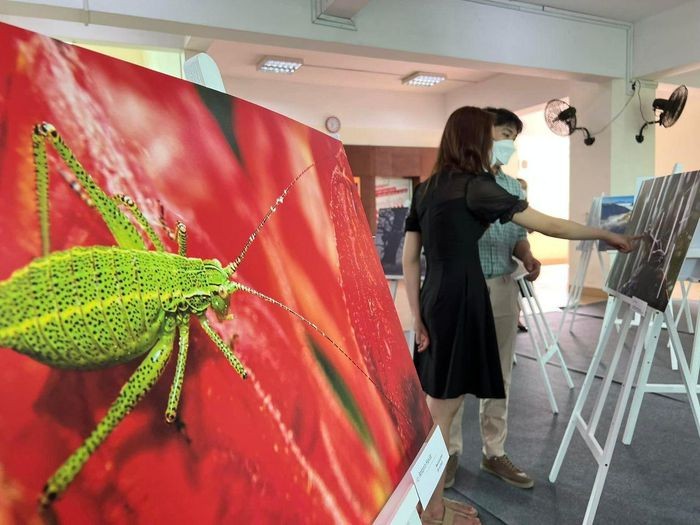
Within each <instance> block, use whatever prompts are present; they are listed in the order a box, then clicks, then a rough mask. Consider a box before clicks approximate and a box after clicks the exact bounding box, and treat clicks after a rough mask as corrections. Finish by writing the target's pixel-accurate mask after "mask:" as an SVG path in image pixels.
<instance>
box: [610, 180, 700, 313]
mask: <svg viewBox="0 0 700 525" xmlns="http://www.w3.org/2000/svg"><path fill="white" fill-rule="evenodd" d="M699 182H700V172H698V171H693V172H687V173H678V174H674V175H669V176H667V177H656V178H654V179H650V180H647V181H645V182H644V183H643V185H642V188H641V190H640V192H639V195H638V196H637V200H636V203H635V206H634V208H633V210H632V216H631V218H630V221H629V224H628V226H627V230H626V232H625V233H626V234H627V235H633V236H640V237H641V239H640V241H639V247H638V249H637V250H635V251H633V252H631V253H628V254H619V255H618V256H617V257H616V258H615V262H614V264H613V267H612V269H611V270H610V274H609V276H608V281H607V285H606V286H607V288H608V289H610V290H613V291H616V292H618V293H620V294H622V295H624V296H627V297H634V298H637V299H640V300H642V301H644V302H646V303H647V304H648V305H649V306H651V307H652V308H655V309H657V310H659V311H664V310H665V309H666V306H667V304H668V301H669V298H670V297H671V293H672V292H673V287H674V285H675V283H676V279H677V278H678V272H679V271H680V268H681V265H682V264H683V260H684V259H685V256H686V253H687V251H688V247H689V246H690V242H691V240H692V238H693V233H694V232H695V226H696V225H697V222H698V217H699V216H700V199H698V183H699Z"/></svg>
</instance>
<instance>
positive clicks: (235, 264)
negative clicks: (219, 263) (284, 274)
mask: <svg viewBox="0 0 700 525" xmlns="http://www.w3.org/2000/svg"><path fill="white" fill-rule="evenodd" d="M315 165H316V163H315V162H314V163H313V164H309V165H308V166H307V167H306V168H304V170H302V171H301V173H299V174H298V175H297V176H296V177H294V178H293V179H292V181H291V182H290V183H289V184H288V185H287V187H286V188H285V189H284V191H282V193H281V194H280V196H279V197H277V200H276V201H275V203H274V204H273V205H272V206H270V209H269V210H267V213H266V214H265V216H264V217H263V218H262V220H261V221H260V224H258V226H257V227H256V228H255V230H254V231H253V233H251V234H250V237H248V241H247V242H246V243H245V246H243V250H241V254H240V255H239V256H238V257H236V260H235V261H233V262H232V263H231V264H229V265H228V266H227V269H228V270H230V272H231V273H233V272H235V271H236V270H237V269H238V266H239V265H240V264H241V262H242V261H243V259H245V256H246V253H248V248H250V246H251V244H253V242H254V241H255V239H256V238H257V236H258V233H260V231H261V230H262V229H263V227H264V226H265V224H266V223H267V221H268V220H270V217H272V214H273V213H275V212H276V211H277V208H278V207H279V206H280V205H281V204H282V203H283V202H284V199H285V197H286V196H287V194H288V193H289V192H290V190H291V189H292V188H293V187H294V185H295V184H296V183H297V181H298V180H299V179H300V178H301V177H302V175H304V174H305V173H306V172H307V171H309V170H310V169H311V168H313V167H314V166H315ZM326 337H327V336H326Z"/></svg>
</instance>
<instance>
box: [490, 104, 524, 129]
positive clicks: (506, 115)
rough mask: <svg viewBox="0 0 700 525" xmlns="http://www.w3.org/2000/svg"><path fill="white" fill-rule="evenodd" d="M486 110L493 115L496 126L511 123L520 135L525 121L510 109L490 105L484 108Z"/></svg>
mask: <svg viewBox="0 0 700 525" xmlns="http://www.w3.org/2000/svg"><path fill="white" fill-rule="evenodd" d="M484 111H488V112H489V113H491V114H492V115H493V125H494V126H505V125H507V124H509V125H511V126H513V128H514V129H515V132H516V133H517V134H518V135H520V132H521V131H522V130H523V121H522V120H520V117H518V115H516V114H515V113H513V112H512V111H510V110H509V109H506V108H492V107H488V108H484Z"/></svg>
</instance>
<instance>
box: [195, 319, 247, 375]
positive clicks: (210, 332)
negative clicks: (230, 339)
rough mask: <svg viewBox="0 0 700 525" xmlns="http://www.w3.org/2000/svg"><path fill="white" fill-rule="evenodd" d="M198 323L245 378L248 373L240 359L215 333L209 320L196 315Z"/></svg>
mask: <svg viewBox="0 0 700 525" xmlns="http://www.w3.org/2000/svg"><path fill="white" fill-rule="evenodd" d="M198 319H199V323H200V324H201V325H202V328H204V331H205V332H206V333H207V335H208V336H209V338H210V339H211V340H212V341H214V344H215V345H216V346H218V347H219V350H221V352H222V353H223V354H224V356H226V360H227V361H228V362H229V363H230V365H231V366H232V367H233V368H234V369H235V370H236V372H238V374H239V375H240V376H241V377H242V378H243V379H245V378H246V377H247V376H248V373H247V372H246V371H245V368H244V367H243V364H242V363H241V362H240V360H239V359H238V358H237V357H236V355H235V354H234V353H233V352H232V351H231V349H230V348H229V347H228V345H227V344H226V343H225V342H224V340H223V339H221V336H220V335H219V334H217V333H216V331H215V330H214V329H213V328H212V327H211V325H210V324H209V322H208V321H207V319H206V318H205V317H204V316H201V317H198Z"/></svg>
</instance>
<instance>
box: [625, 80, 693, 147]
mask: <svg viewBox="0 0 700 525" xmlns="http://www.w3.org/2000/svg"><path fill="white" fill-rule="evenodd" d="M686 100H688V88H687V87H685V86H678V87H677V88H676V89H674V90H673V93H671V96H670V97H669V98H668V100H667V99H664V98H656V99H654V102H653V103H652V105H653V106H654V111H655V112H656V111H661V114H660V115H659V120H650V121H648V122H644V125H643V126H642V127H641V128H640V130H639V133H638V134H637V135H635V137H634V138H635V139H637V142H640V143H641V142H643V141H644V128H646V127H647V126H648V125H649V124H652V125H653V124H661V125H662V126H663V127H665V128H670V127H671V126H673V125H674V124H675V123H676V121H677V120H678V118H679V117H680V116H681V113H683V108H684V107H685V101H686Z"/></svg>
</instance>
